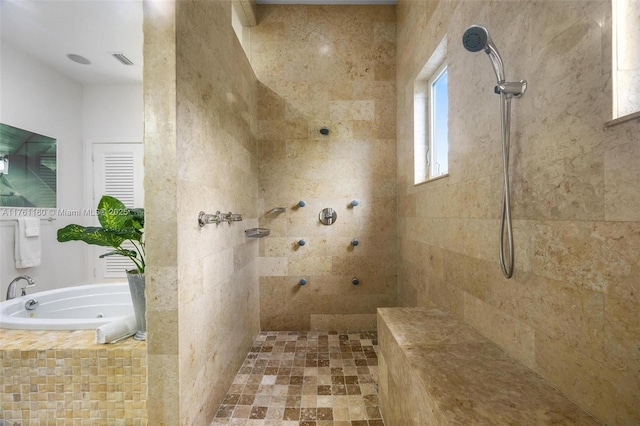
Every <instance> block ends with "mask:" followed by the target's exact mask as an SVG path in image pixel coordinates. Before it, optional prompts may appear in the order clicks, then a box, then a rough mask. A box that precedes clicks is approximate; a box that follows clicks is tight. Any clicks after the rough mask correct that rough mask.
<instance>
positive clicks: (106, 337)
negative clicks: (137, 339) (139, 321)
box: [96, 315, 138, 343]
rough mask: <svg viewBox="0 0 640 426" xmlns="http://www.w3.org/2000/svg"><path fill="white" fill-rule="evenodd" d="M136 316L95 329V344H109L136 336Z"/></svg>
mask: <svg viewBox="0 0 640 426" xmlns="http://www.w3.org/2000/svg"><path fill="white" fill-rule="evenodd" d="M137 330H138V326H137V325H136V316H135V315H129V316H128V317H124V318H122V319H119V320H115V321H112V322H109V323H107V324H104V325H101V326H100V327H98V328H96V343H111V342H114V341H116V340H120V339H122V338H124V337H129V336H133V335H134V334H136V331H137Z"/></svg>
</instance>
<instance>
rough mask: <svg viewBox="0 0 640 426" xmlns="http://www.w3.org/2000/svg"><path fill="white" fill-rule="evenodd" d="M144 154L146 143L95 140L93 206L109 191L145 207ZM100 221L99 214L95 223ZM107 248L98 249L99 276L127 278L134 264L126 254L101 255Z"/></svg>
mask: <svg viewBox="0 0 640 426" xmlns="http://www.w3.org/2000/svg"><path fill="white" fill-rule="evenodd" d="M143 156H144V147H143V145H142V144H140V143H114V144H93V168H94V174H93V181H94V197H93V198H94V206H97V205H98V202H99V201H100V198H101V197H102V196H103V195H110V196H112V197H115V198H117V199H119V200H120V201H122V202H123V203H124V205H125V206H127V207H129V208H134V207H143V205H144V189H143V184H142V182H143V178H144V163H143ZM97 221H98V219H97V218H96V224H97ZM123 247H125V248H126V247H127V246H126V245H123ZM107 251H109V249H108V247H99V248H97V249H96V255H95V257H94V258H95V259H96V264H95V268H94V269H95V271H96V279H98V280H103V279H109V278H125V277H126V273H125V271H127V270H129V269H133V268H135V265H134V264H133V262H131V261H130V260H129V259H128V258H126V257H122V256H109V257H106V258H104V259H99V258H98V256H99V255H100V254H102V253H106V252H107Z"/></svg>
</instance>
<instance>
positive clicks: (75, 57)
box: [67, 53, 91, 65]
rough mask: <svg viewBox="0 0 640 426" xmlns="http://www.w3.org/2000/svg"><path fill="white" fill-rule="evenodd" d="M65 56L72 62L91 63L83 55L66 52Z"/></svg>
mask: <svg viewBox="0 0 640 426" xmlns="http://www.w3.org/2000/svg"><path fill="white" fill-rule="evenodd" d="M67 58H69V59H71V60H72V61H73V62H76V63H78V64H82V65H89V64H90V63H91V61H90V60H88V59H87V58H85V57H84V56H80V55H76V54H75V53H69V54H67Z"/></svg>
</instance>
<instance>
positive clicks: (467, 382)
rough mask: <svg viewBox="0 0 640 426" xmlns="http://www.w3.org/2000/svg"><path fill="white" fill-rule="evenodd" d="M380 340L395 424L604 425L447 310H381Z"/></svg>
mask: <svg viewBox="0 0 640 426" xmlns="http://www.w3.org/2000/svg"><path fill="white" fill-rule="evenodd" d="M378 342H379V347H378V348H379V350H378V358H379V376H380V378H379V395H380V408H381V410H382V416H383V418H384V421H385V423H386V424H388V425H402V426H409V425H416V426H424V425H446V424H460V425H470V424H473V425H500V424H504V425H507V424H508V425H515V424H531V425H533V424H563V425H566V424H575V425H591V424H593V425H597V424H601V423H600V422H598V421H597V420H596V419H594V418H593V417H592V416H591V415H589V414H588V413H586V412H585V411H583V410H582V409H581V408H580V407H578V406H577V405H575V404H574V403H573V402H571V401H570V400H569V399H567V398H566V397H565V396H563V395H562V394H561V393H560V392H559V391H558V390H556V389H555V388H553V387H552V386H551V385H550V384H548V383H547V382H546V381H545V380H544V379H542V378H541V377H540V376H538V375H537V374H536V373H535V372H533V371H532V370H530V369H529V368H527V367H525V366H524V365H522V364H520V363H518V362H517V361H515V360H514V359H513V358H511V357H510V356H509V355H507V354H506V353H505V352H504V351H503V350H502V349H500V348H499V347H498V346H497V345H496V344H494V343H493V342H491V341H490V340H488V339H487V338H485V337H483V336H481V335H480V334H479V333H478V332H477V331H475V330H474V329H473V328H472V327H471V326H469V325H468V324H466V323H465V322H463V321H462V320H459V319H457V318H455V317H453V316H452V315H450V314H448V313H445V312H443V311H441V310H438V309H428V308H379V309H378Z"/></svg>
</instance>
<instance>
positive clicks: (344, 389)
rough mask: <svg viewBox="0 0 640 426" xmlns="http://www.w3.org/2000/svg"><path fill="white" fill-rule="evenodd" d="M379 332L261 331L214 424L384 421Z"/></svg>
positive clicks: (355, 425) (340, 425) (362, 424)
mask: <svg viewBox="0 0 640 426" xmlns="http://www.w3.org/2000/svg"><path fill="white" fill-rule="evenodd" d="M376 345H377V334H376V332H357V331H356V332H353V331H348V332H313V331H311V332H287V331H281V332H264V331H263V332H261V333H260V334H259V335H258V338H257V339H256V341H255V343H254V344H253V347H252V348H251V352H249V354H248V355H247V359H246V360H245V362H244V364H243V365H242V368H241V369H240V371H239V372H238V375H237V376H236V378H235V380H234V382H233V385H231V388H230V389H229V392H228V393H227V396H226V397H225V399H224V401H223V402H222V405H221V406H220V408H219V409H218V413H217V414H216V418H215V420H214V422H213V424H212V426H220V425H243V426H244V425H246V426H250V425H255V426H258V425H260V426H294V425H295V426H298V425H300V426H329V425H332V426H347V425H349V426H383V425H384V423H383V421H382V418H381V416H380V411H379V408H378V396H377V374H378V358H377V356H376V352H375V348H376Z"/></svg>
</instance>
